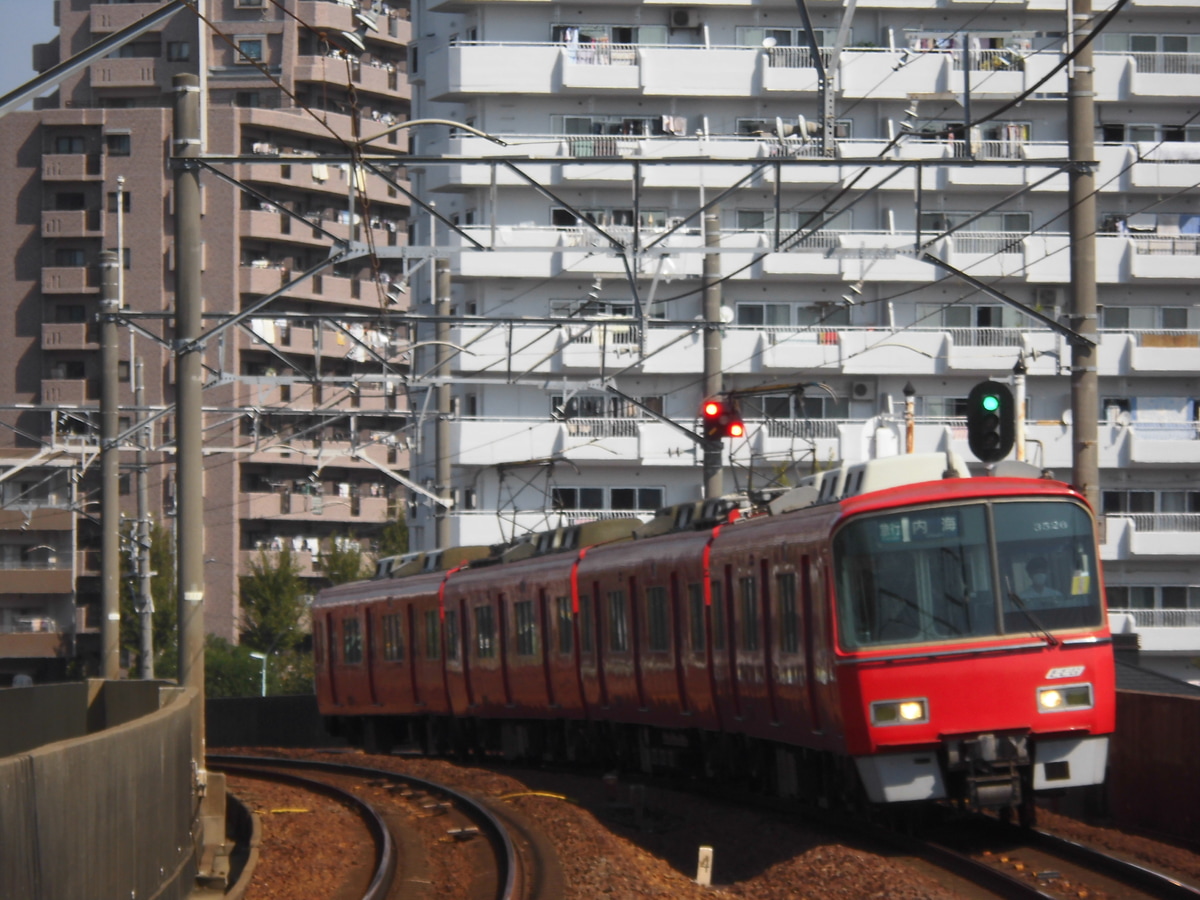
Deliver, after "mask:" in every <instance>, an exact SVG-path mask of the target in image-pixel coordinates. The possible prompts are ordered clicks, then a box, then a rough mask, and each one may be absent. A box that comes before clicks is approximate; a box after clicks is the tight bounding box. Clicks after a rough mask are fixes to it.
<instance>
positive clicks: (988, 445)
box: [967, 381, 1016, 463]
mask: <svg viewBox="0 0 1200 900" xmlns="http://www.w3.org/2000/svg"><path fill="white" fill-rule="evenodd" d="M1015 440H1016V425H1015V409H1014V406H1013V396H1012V392H1011V391H1009V389H1008V388H1007V387H1006V386H1005V385H1003V384H1000V383H999V382H995V381H981V382H980V383H979V384H977V385H975V387H973V388H972V389H971V393H970V394H969V395H968V396H967V443H968V444H969V445H970V447H971V452H972V453H974V454H975V456H976V457H977V458H978V459H979V461H980V462H984V463H994V462H999V461H1000V460H1002V459H1004V457H1006V456H1008V454H1009V451H1010V450H1012V447H1013V443H1014V442H1015Z"/></svg>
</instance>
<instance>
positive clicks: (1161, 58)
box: [1124, 53, 1200, 75]
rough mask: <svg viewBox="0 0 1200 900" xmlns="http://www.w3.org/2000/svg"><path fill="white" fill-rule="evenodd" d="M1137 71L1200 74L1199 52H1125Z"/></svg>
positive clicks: (1162, 73)
mask: <svg viewBox="0 0 1200 900" xmlns="http://www.w3.org/2000/svg"><path fill="white" fill-rule="evenodd" d="M1124 55H1125V56H1132V57H1133V63H1134V65H1136V66H1137V70H1138V71H1139V72H1144V73H1147V74H1153V75H1200V53H1127V54H1124Z"/></svg>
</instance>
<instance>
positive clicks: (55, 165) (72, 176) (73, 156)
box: [42, 153, 104, 182]
mask: <svg viewBox="0 0 1200 900" xmlns="http://www.w3.org/2000/svg"><path fill="white" fill-rule="evenodd" d="M103 178H104V157H103V156H102V155H101V154H99V153H47V154H45V155H43V156H42V181H47V182H49V181H101V180H103Z"/></svg>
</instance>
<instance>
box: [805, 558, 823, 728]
mask: <svg viewBox="0 0 1200 900" xmlns="http://www.w3.org/2000/svg"><path fill="white" fill-rule="evenodd" d="M819 577H820V573H819V571H818V570H817V567H815V566H813V564H812V560H811V559H810V558H809V556H808V554H807V553H806V554H804V556H802V557H801V558H800V585H801V588H802V593H803V596H802V598H801V606H802V608H803V619H804V684H805V686H806V688H807V694H808V698H807V699H808V717H809V724H810V727H811V728H812V730H813V732H814V733H817V734H820V732H821V731H822V727H823V725H822V719H821V703H820V696H819V694H818V692H817V645H818V642H819V641H820V637H819V635H818V634H817V629H816V624H817V619H818V617H817V615H816V611H815V610H814V609H813V605H814V602H820V601H819V600H818V599H817V598H819V597H820V595H821V592H820V590H819V584H817V583H816V582H817V580H818V579H819Z"/></svg>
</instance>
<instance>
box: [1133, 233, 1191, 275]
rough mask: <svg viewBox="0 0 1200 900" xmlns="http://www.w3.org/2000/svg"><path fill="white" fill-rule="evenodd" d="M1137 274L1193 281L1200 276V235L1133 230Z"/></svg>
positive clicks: (1134, 263) (1134, 266) (1134, 268)
mask: <svg viewBox="0 0 1200 900" xmlns="http://www.w3.org/2000/svg"><path fill="white" fill-rule="evenodd" d="M1128 240H1129V242H1130V245H1131V246H1132V248H1133V257H1132V259H1131V266H1130V274H1131V275H1132V276H1133V277H1134V278H1152V279H1172V280H1186V281H1192V280H1194V279H1196V278H1197V277H1200V235H1195V234H1190V235H1177V236H1172V235H1160V234H1131V235H1129V236H1128Z"/></svg>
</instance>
